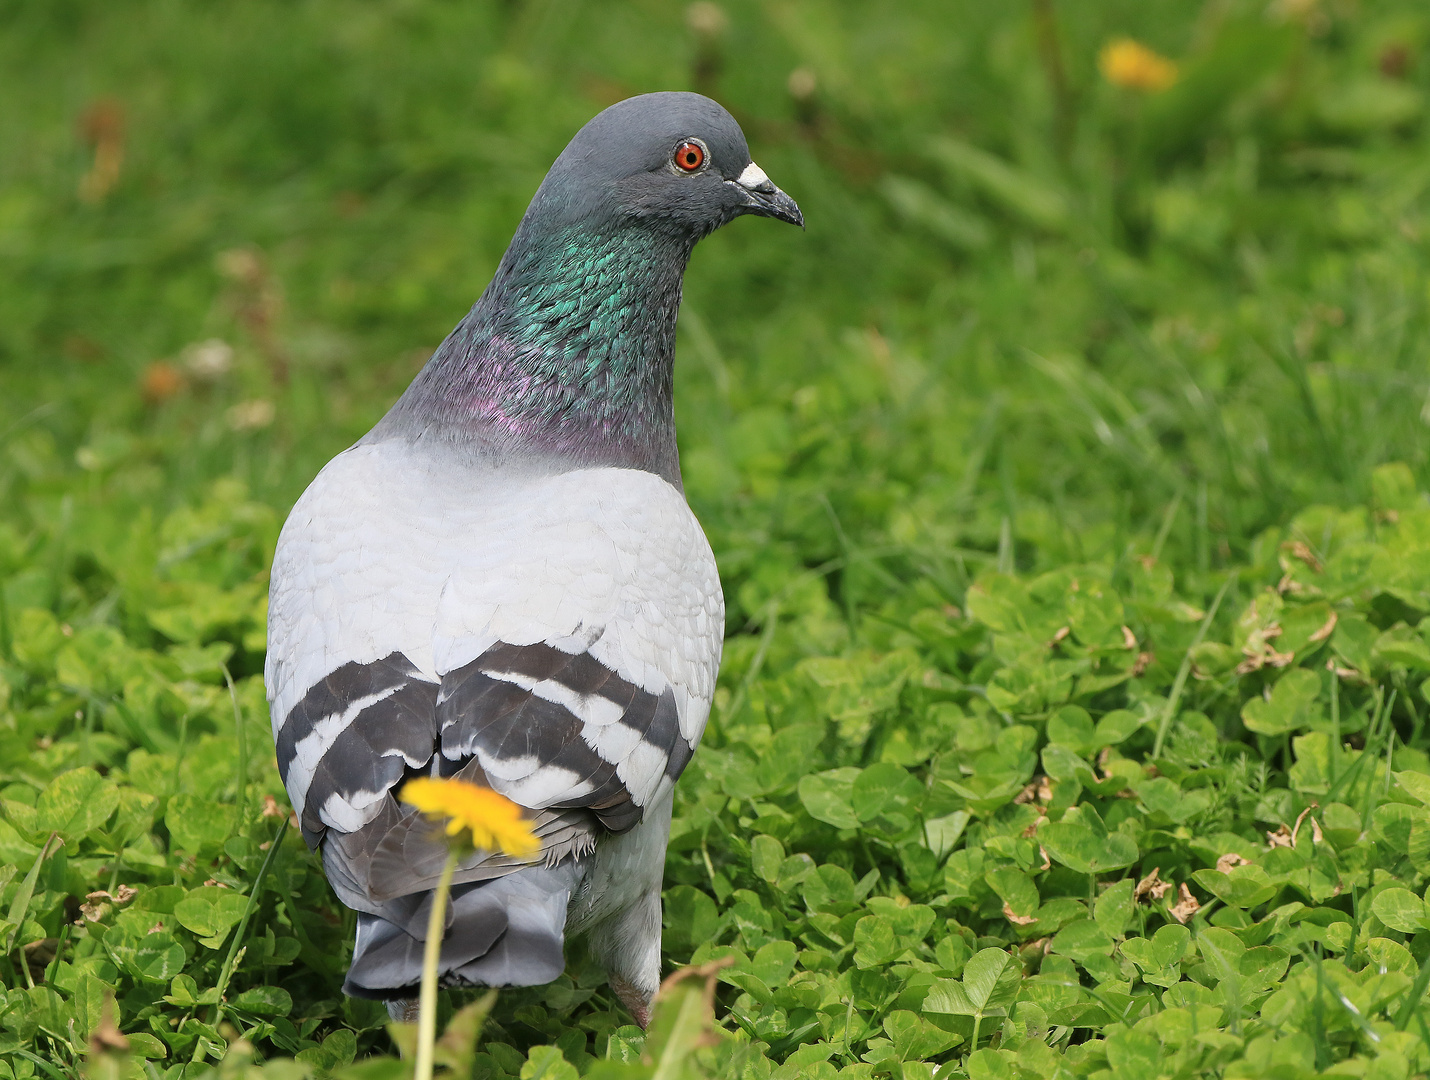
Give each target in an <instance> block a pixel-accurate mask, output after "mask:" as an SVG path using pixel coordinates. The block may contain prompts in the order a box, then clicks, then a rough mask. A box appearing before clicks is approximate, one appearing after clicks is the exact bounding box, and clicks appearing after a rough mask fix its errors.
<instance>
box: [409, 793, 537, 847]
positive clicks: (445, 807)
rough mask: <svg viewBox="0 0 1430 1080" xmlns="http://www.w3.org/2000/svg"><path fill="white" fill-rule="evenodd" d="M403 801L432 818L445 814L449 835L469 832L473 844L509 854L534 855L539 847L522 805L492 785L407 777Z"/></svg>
mask: <svg viewBox="0 0 1430 1080" xmlns="http://www.w3.org/2000/svg"><path fill="white" fill-rule="evenodd" d="M402 801H403V802H405V803H407V804H408V805H410V806H415V807H417V809H418V810H420V811H422V813H424V814H426V815H427V816H428V817H429V818H432V819H433V820H434V821H436V820H440V819H442V818H446V819H447V835H448V836H453V837H455V836H460V835H461V834H462V833H464V832H466V833H470V834H471V843H472V846H473V847H476V848H482V849H484V850H487V851H504V852H506V853H507V854H508V855H534V854H536V852H537V851H539V850H541V841H540V840H538V839H537V838H536V836H535V834H534V833H532V831H531V823H530V822H528V821H527V820H526V819H525V818H523V817H522V816H521V807H519V806H517V805H516V803H514V802H512V801H511V800H510V799H508V798H506V797H505V796H504V795H498V794H497V793H496V792H495V791H493V790H492V789H491V788H485V787H479V786H478V785H476V784H469V783H467V782H466V781H465V780H434V779H431V778H429V777H425V776H419V777H416V778H414V779H412V780H409V781H407V784H406V785H405V786H404V787H403V789H402Z"/></svg>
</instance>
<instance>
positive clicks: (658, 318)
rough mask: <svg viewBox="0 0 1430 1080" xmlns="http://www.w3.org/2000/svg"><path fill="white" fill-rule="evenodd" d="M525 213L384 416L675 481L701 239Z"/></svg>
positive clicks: (389, 423)
mask: <svg viewBox="0 0 1430 1080" xmlns="http://www.w3.org/2000/svg"><path fill="white" fill-rule="evenodd" d="M609 225H610V226H613V227H607V228H605V229H596V228H593V227H591V226H590V225H589V224H584V225H570V224H567V225H563V226H561V227H558V228H547V227H543V223H542V222H540V221H534V220H532V218H531V217H530V216H529V217H528V219H527V220H526V221H525V222H523V223H522V226H521V228H520V229H519V230H518V231H517V235H516V236H515V238H514V239H513V241H512V245H511V247H510V248H509V249H508V250H507V253H506V256H505V257H504V258H503V259H502V262H501V266H500V267H499V268H498V270H497V273H496V276H495V278H493V280H492V283H491V285H490V286H488V288H487V290H486V292H485V293H484V294H483V295H482V298H481V299H480V300H479V301H478V302H477V304H476V306H475V307H473V308H472V310H471V312H470V313H468V315H467V317H466V318H465V319H463V320H462V322H461V323H460V324H459V325H458V326H457V328H456V330H454V331H453V332H452V334H451V335H450V336H449V337H448V338H447V340H446V341H444V342H443V343H442V345H441V347H440V348H439V349H438V350H437V353H436V355H434V356H433V358H432V361H431V362H430V363H429V364H428V366H427V367H426V368H425V369H424V370H423V372H422V374H421V375H419V376H418V378H417V380H416V381H415V382H414V383H413V384H412V386H411V387H410V388H409V389H408V392H407V393H406V394H404V395H403V398H402V400H401V401H400V402H399V403H398V404H397V406H396V407H395V408H394V409H393V412H392V413H391V414H389V416H388V418H387V419H386V420H384V422H383V424H381V425H379V428H378V429H377V431H375V432H374V434H375V435H378V436H382V435H387V434H398V433H401V434H406V435H407V436H408V437H420V438H423V439H431V438H434V437H435V438H439V439H443V440H451V441H456V442H465V443H471V444H472V445H473V446H474V447H475V448H476V449H477V451H478V452H480V453H484V454H488V455H493V456H496V457H499V458H500V457H520V458H551V459H555V462H556V463H558V464H559V463H562V462H567V463H569V464H572V465H619V466H624V467H628V468H638V469H643V470H646V471H650V472H655V473H657V474H659V475H661V476H664V477H665V478H666V479H668V480H670V481H671V482H672V483H675V484H679V475H680V469H679V460H678V457H677V453H676V447H675V417H674V412H673V408H672V390H673V387H672V381H673V364H674V355H675V321H676V315H677V313H678V311H679V308H680V287H681V279H682V276H683V275H684V272H685V266H686V263H687V261H688V260H689V257H690V250H691V247H692V246H693V239H690V238H687V237H685V236H682V235H679V234H678V233H676V232H674V231H673V230H672V231H667V230H656V229H652V228H650V227H649V225H648V223H647V224H645V225H643V226H638V225H636V224H635V223H629V224H627V223H625V222H621V221H616V222H613V223H609Z"/></svg>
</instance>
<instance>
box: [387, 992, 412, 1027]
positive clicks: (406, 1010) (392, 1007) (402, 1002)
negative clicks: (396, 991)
mask: <svg viewBox="0 0 1430 1080" xmlns="http://www.w3.org/2000/svg"><path fill="white" fill-rule="evenodd" d="M418 1012H419V1009H418V1002H417V999H416V998H393V999H392V1000H390V1001H389V1002H388V1003H387V1015H388V1016H390V1017H392V1018H393V1019H394V1020H396V1021H397V1022H398V1023H399V1024H415V1023H417V1014H418Z"/></svg>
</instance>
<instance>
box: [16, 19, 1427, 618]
mask: <svg viewBox="0 0 1430 1080" xmlns="http://www.w3.org/2000/svg"><path fill="white" fill-rule="evenodd" d="M0 28H3V29H0V102H3V107H0V147H3V152H0V373H2V374H0V378H3V380H4V394H3V400H0V439H3V445H0V501H3V504H4V505H5V507H6V509H5V510H4V511H3V515H4V516H5V517H6V518H8V519H10V520H11V521H12V522H14V523H16V526H17V527H18V528H20V529H21V530H22V531H23V530H24V529H26V528H28V527H29V526H27V525H25V524H24V523H25V522H26V521H27V520H29V522H30V525H35V524H38V523H37V522H36V521H34V520H33V519H34V517H35V516H36V515H38V516H39V517H46V516H50V517H52V516H53V515H55V514H59V513H63V512H72V511H62V510H61V509H59V508H58V505H57V504H55V505H51V503H50V502H47V500H46V498H45V493H46V491H57V490H60V489H63V490H64V491H65V492H67V493H68V494H69V495H70V496H72V497H79V496H80V495H81V494H82V496H83V498H85V499H88V500H90V501H91V503H93V504H94V505H96V506H98V505H100V504H102V505H104V506H106V507H107V508H109V509H110V510H112V511H113V512H114V513H115V514H117V515H119V516H121V517H122V516H125V515H127V514H129V513H131V512H132V511H133V510H134V509H135V508H137V507H153V508H154V509H155V510H156V511H157V512H160V513H162V512H163V510H164V509H165V508H166V507H169V506H172V505H176V504H179V503H181V502H183V501H185V500H188V499H192V498H194V497H195V496H196V493H201V492H203V491H204V490H206V489H207V487H208V486H209V485H211V484H212V483H213V482H214V480H215V479H216V478H218V477H234V478H237V479H239V480H241V481H242V483H243V484H244V485H245V487H246V489H247V491H248V492H249V494H250V495H251V496H252V497H253V498H255V499H257V500H259V501H260V502H263V503H267V504H269V505H271V506H272V507H274V508H275V509H277V510H279V511H283V510H285V509H286V507H287V506H288V505H289V504H290V503H291V501H292V500H293V499H294V498H295V497H296V495H297V494H298V492H299V491H301V489H302V488H303V486H304V485H305V484H306V483H307V481H308V480H309V479H310V478H311V476H312V475H313V474H314V472H315V471H316V470H317V469H318V468H319V467H320V466H321V465H322V463H323V462H324V461H325V460H326V459H327V458H328V457H330V456H331V455H332V454H333V453H334V452H336V451H337V450H339V449H341V448H342V447H344V446H345V445H347V444H349V443H350V442H352V441H353V440H354V439H356V438H357V437H358V436H360V435H361V434H362V433H363V432H364V431H365V430H366V429H367V428H368V427H369V426H370V425H371V424H372V423H373V422H374V421H375V420H376V419H377V418H378V417H379V416H380V415H381V414H382V413H383V411H384V410H385V409H386V408H387V406H388V405H389V404H390V402H391V401H392V400H393V399H394V398H395V397H396V395H397V394H398V393H399V392H400V391H401V389H402V388H403V386H404V385H405V384H406V382H407V381H408V380H409V379H410V378H411V376H412V375H413V374H414V373H415V372H416V371H417V370H418V368H419V367H420V366H421V364H422V363H423V362H424V361H425V359H426V357H427V356H428V355H429V353H430V351H431V350H432V348H433V347H434V346H435V345H436V344H437V343H438V342H439V341H440V340H441V338H442V337H443V336H444V335H445V334H446V332H447V331H448V330H449V329H450V328H451V327H452V326H453V325H454V324H455V323H456V321H457V320H458V319H459V318H460V317H461V315H462V314H463V313H464V312H465V311H466V309H467V308H468V306H470V304H471V303H472V302H473V301H474V300H475V299H476V297H477V296H478V295H479V294H480V292H481V290H482V288H483V287H484V286H485V284H486V282H487V280H488V278H489V276H490V274H491V272H492V270H493V268H494V267H495V265H496V263H497V260H498V259H499V257H500V255H501V252H502V250H503V249H504V247H505V245H506V243H507V240H508V238H509V237H510V234H511V232H512V230H513V228H514V227H515V225H516V223H517V221H518V220H519V218H520V215H521V213H522V211H523V210H524V208H525V205H526V202H527V200H528V199H529V197H530V195H531V193H532V192H533V191H534V190H535V188H536V186H537V184H538V183H539V182H540V179H541V177H542V175H543V173H544V171H545V169H546V167H547V166H548V164H549V163H550V161H551V160H552V159H553V157H554V156H555V155H556V154H557V153H558V152H559V151H560V149H561V148H562V146H563V145H564V144H565V142H566V141H567V139H568V138H569V137H570V136H571V135H572V133H574V132H575V131H576V129H577V128H578V127H579V126H580V125H581V124H582V123H583V122H584V121H585V120H586V119H588V118H589V117H590V116H591V115H592V114H593V113H595V112H596V111H597V110H599V109H600V108H602V107H604V106H605V105H607V104H610V103H611V102H613V101H616V100H618V99H620V98H623V97H625V96H628V95H631V94H636V93H641V92H645V91H650V90H657V89H670V88H688V89H697V90H700V91H702V92H705V93H707V94H710V95H712V96H715V97H717V98H718V99H719V100H720V101H722V102H723V103H724V104H725V105H727V106H728V107H729V108H730V109H731V111H732V112H734V113H735V115H736V116H737V117H738V118H739V120H740V121H741V122H742V124H743V125H744V127H745V129H746V131H747V133H748V136H749V140H750V143H751V146H752V149H753V152H754V155H755V157H756V159H757V160H758V161H759V162H760V163H761V164H762V165H763V166H764V167H765V168H766V170H767V171H768V172H769V173H770V174H771V175H772V176H773V177H775V179H776V180H777V182H778V183H780V184H781V185H782V186H783V187H784V188H785V189H786V190H788V191H789V192H791V193H792V194H793V195H794V196H795V197H796V198H797V199H798V200H799V201H800V204H801V206H802V207H803V208H804V210H805V213H806V217H807V219H808V222H809V231H808V233H807V234H806V235H800V234H799V233H797V232H796V231H794V230H782V229H774V228H764V227H761V225H760V223H751V222H739V223H737V224H735V225H734V226H733V227H731V228H728V229H726V230H724V231H722V232H721V233H720V234H718V235H716V236H715V237H713V238H712V239H710V240H709V241H707V242H706V243H704V244H703V245H702V246H701V248H700V249H699V250H698V251H697V253H696V256H695V259H694V262H693V264H692V266H691V269H690V273H689V277H688V279H687V287H686V299H685V306H684V309H683V311H682V315H681V324H680V326H681V337H680V346H679V360H678V368H679V370H678V382H679V391H678V395H677V397H678V400H677V408H678V413H679V421H680V434H681V441H682V448H683V452H684V461H685V471H686V475H687V482H688V487H689V490H690V496H691V499H692V501H693V503H694V504H695V505H696V507H697V509H698V510H699V511H700V513H701V516H702V518H703V519H704V520H705V521H706V523H707V527H708V528H710V530H711V532H712V535H713V538H714V539H715V541H716V543H715V546H716V550H717V552H720V553H721V554H722V565H723V567H724V569H725V572H726V573H727V575H730V577H731V579H732V580H739V579H740V578H741V576H742V575H743V574H745V573H746V572H747V571H749V572H754V571H755V570H756V569H758V568H757V567H756V566H755V564H756V563H758V564H759V565H760V566H763V567H765V571H764V572H766V573H769V574H774V575H776V576H778V574H779V573H781V572H782V570H785V569H790V568H792V567H793V566H795V565H797V564H800V563H806V564H808V563H817V562H819V561H820V560H821V559H822V558H825V557H827V556H828V555H830V554H831V553H833V552H836V551H837V550H839V549H840V545H841V544H842V543H846V542H848V541H849V539H850V538H857V539H858V540H859V541H860V542H861V543H867V544H881V543H883V544H887V543H895V544H902V545H912V546H914V547H920V546H929V545H935V546H941V547H943V548H945V549H948V550H952V549H954V548H966V549H968V550H969V551H970V552H974V553H977V552H983V553H987V554H989V555H990V556H997V555H998V554H999V553H1000V552H1001V559H1002V561H1003V562H1005V563H1008V562H1011V564H1013V565H1016V566H1020V567H1025V568H1026V567H1030V566H1037V565H1044V564H1055V563H1057V562H1059V561H1065V560H1067V559H1086V558H1095V557H1103V556H1105V555H1107V554H1109V553H1115V552H1116V551H1120V550H1122V549H1123V548H1125V547H1126V545H1127V544H1128V543H1129V542H1130V539H1131V538H1133V537H1136V536H1141V535H1145V536H1148V537H1153V538H1160V544H1161V545H1164V546H1165V548H1166V550H1167V552H1168V553H1169V554H1172V553H1176V554H1177V557H1178V558H1179V559H1181V560H1182V561H1183V562H1185V563H1186V565H1187V566H1188V567H1189V569H1192V570H1196V571H1202V572H1205V571H1207V570H1209V569H1215V568H1216V567H1217V566H1218V565H1220V564H1222V563H1225V562H1227V561H1228V560H1230V559H1233V558H1235V557H1237V556H1238V555H1240V554H1242V553H1244V551H1245V549H1246V548H1247V546H1248V545H1249V544H1250V543H1251V542H1252V541H1253V540H1254V538H1255V537H1256V535H1257V534H1258V532H1259V531H1260V530H1261V529H1263V528H1265V527H1266V526H1268V525H1270V524H1273V523H1276V522H1278V521H1281V520H1284V519H1285V518H1286V517H1287V515H1288V514H1289V513H1290V512H1291V511H1292V510H1293V509H1294V508H1296V507H1299V506H1301V505H1304V504H1305V503H1307V502H1317V501H1327V502H1336V501H1338V500H1341V501H1344V500H1347V499H1352V498H1359V497H1361V496H1362V495H1363V494H1364V488H1365V485H1366V483H1367V478H1368V475H1369V467H1370V466H1371V465H1373V464H1374V463H1377V462H1380V461H1384V460H1388V459H1401V460H1405V461H1407V462H1409V463H1411V465H1412V467H1413V468H1414V469H1415V470H1416V471H1417V473H1418V474H1419V476H1420V478H1421V480H1422V481H1424V480H1425V478H1426V477H1425V468H1426V445H1427V444H1426V433H1427V430H1430V429H1427V423H1430V398H1427V391H1430V371H1427V365H1426V344H1427V336H1426V308H1427V302H1430V297H1427V278H1426V265H1427V243H1430V217H1427V206H1430V204H1427V199H1426V189H1427V185H1428V184H1430V145H1427V138H1426V128H1425V123H1424V106H1425V91H1426V88H1427V86H1430V55H1427V51H1426V50H1427V45H1430V13H1427V11H1426V9H1425V7H1424V5H1423V4H1421V3H1418V2H1416V0H1379V2H1371V0H1360V2H1356V0H1272V2H1270V3H1267V2H1265V0H1160V2H1159V3H1157V4H1145V3H1136V2H1132V0H1099V2H1096V3H1091V2H1082V3H1077V4H1067V3H1057V2H1056V0H1019V2H1016V3H1010V4H999V5H988V4H980V3H961V2H950V0H938V2H930V3H916V2H910V3H901V4H898V5H892V6H891V5H883V4H868V3H853V2H845V3H839V2H832V0H780V2H775V0H770V2H766V3H754V2H749V3H744V2H740V0H729V2H726V3H722V4H718V5H717V4H713V3H696V4H693V5H689V6H687V5H683V4H666V3H655V2H650V0H646V2H622V3H602V4H590V3H584V4H583V3H579V2H575V0H529V2H523V0H505V2H490V3H476V2H455V0H305V2H302V3H277V2H254V3H245V4H223V5H211V4H198V3H188V2H183V0H138V2H135V3H130V4H125V5H122V6H115V5H107V4H99V3H90V2H86V0H54V2H44V3H35V2H27V0H3V3H0ZM79 478H83V482H82V483H80V484H79V486H75V485H76V483H77V481H78V480H79ZM1173 504H1175V506H1176V512H1175V513H1173V514H1170V515H1169V513H1168V511H1169V508H1171V507H1172V506H1173ZM1164 520H1165V521H1166V524H1167V527H1166V528H1165V529H1163V523H1164ZM841 534H842V535H843V537H844V539H841ZM12 546H13V544H12ZM754 548H760V549H762V550H763V552H764V554H763V556H762V557H761V558H759V559H755V558H754V556H753V555H751V554H750V552H751V551H752V549H754ZM779 552H784V555H782V556H779V557H777V555H778V553H779ZM11 554H12V558H13V557H15V556H14V553H13V552H12V553H11ZM41 599H43V598H42V597H38V596H25V597H22V596H16V597H12V601H13V603H12V607H19V606H24V605H26V604H30V603H34V602H36V601H37V600H41ZM732 625H735V623H734V622H732Z"/></svg>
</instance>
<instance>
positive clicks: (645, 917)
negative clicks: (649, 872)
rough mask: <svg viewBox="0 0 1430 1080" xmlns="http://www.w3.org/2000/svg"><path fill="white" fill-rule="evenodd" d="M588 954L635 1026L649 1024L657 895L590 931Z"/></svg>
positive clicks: (655, 974)
mask: <svg viewBox="0 0 1430 1080" xmlns="http://www.w3.org/2000/svg"><path fill="white" fill-rule="evenodd" d="M590 942H591V951H592V952H593V953H594V954H595V956H596V959H597V960H599V961H600V962H601V964H602V966H603V967H605V969H606V979H607V981H608V982H609V983H610V984H611V990H612V991H614V992H615V995H616V997H618V998H620V1001H621V1004H622V1005H624V1006H625V1007H626V1008H627V1009H628V1010H630V1014H631V1016H633V1017H635V1021H636V1023H638V1024H639V1025H640V1026H641V1027H645V1026H646V1025H647V1024H649V1023H650V1003H651V999H652V998H654V997H655V992H656V991H657V990H658V989H660V891H659V887H658V886H657V888H655V889H652V890H651V891H649V892H647V893H646V894H644V895H643V896H641V897H640V899H638V900H637V901H636V902H635V903H634V904H632V905H631V906H630V907H628V908H626V909H625V910H624V911H618V912H616V913H615V914H614V915H612V916H611V917H610V918H608V919H606V920H605V921H604V922H602V923H600V924H599V925H598V926H596V927H594V928H592V930H591V936H590Z"/></svg>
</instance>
